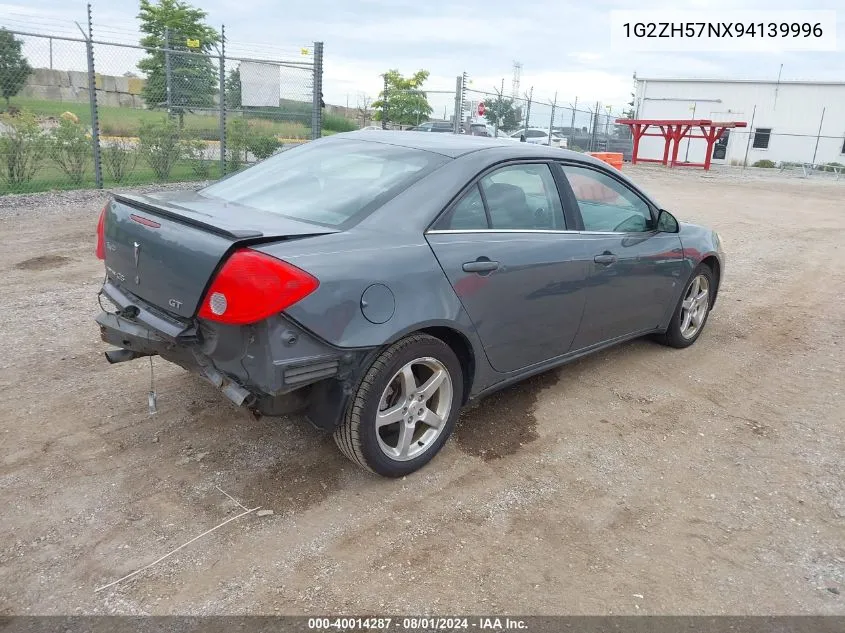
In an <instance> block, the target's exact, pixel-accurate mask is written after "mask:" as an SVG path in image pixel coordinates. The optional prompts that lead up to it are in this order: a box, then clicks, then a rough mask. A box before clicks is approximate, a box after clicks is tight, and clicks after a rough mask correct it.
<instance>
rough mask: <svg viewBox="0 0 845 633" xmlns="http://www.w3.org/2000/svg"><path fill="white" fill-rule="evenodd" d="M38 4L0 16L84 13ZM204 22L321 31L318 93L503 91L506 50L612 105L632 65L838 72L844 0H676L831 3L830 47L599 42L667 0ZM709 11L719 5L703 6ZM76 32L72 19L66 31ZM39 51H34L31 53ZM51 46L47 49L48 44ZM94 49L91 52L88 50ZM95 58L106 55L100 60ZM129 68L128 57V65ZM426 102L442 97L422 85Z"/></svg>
mask: <svg viewBox="0 0 845 633" xmlns="http://www.w3.org/2000/svg"><path fill="white" fill-rule="evenodd" d="M38 4H39V7H38V8H37V9H35V8H33V6H32V5H29V6H27V4H25V3H23V2H21V3H5V4H0V25H4V26H7V27H8V28H11V29H18V30H36V31H49V32H52V33H66V34H72V33H73V32H74V31H75V30H76V27H75V26H74V25H73V21H74V20H78V21H80V22H82V23H84V20H85V4H84V3H83V2H79V3H76V2H68V1H67V0H39V3H38ZM194 4H195V5H196V6H199V7H201V8H203V9H205V10H206V11H207V12H208V14H209V17H208V21H209V23H210V24H212V25H213V26H215V27H218V28H219V26H220V24H223V23H225V25H226V33H227V36H228V39H229V40H230V42H231V45H230V51H234V52H237V53H240V54H242V55H244V56H247V55H248V56H253V57H267V58H275V59H277V58H280V57H282V56H287V57H290V56H293V58H298V59H301V57H299V55H300V51H299V49H300V47H301V46H304V45H309V44H310V43H311V42H313V41H315V40H322V41H323V42H325V56H326V57H325V75H324V93H325V99H326V101H327V102H328V103H335V104H339V105H345V103H346V101H347V98H348V100H349V103H350V105H355V102H356V100H357V99H358V95H359V94H361V93H366V94H368V95H370V96H371V97H372V96H375V95H376V94H377V93H378V91H379V89H380V86H381V80H380V78H379V74H380V73H382V72H384V70H386V69H388V68H398V69H399V70H400V71H401V72H403V73H406V74H409V73H411V72H414V71H416V70H418V69H420V68H424V69H426V70H429V71H430V72H431V78H430V80H429V82H428V83H427V86H426V87H427V88H429V89H431V90H452V89H453V88H454V85H455V76H456V75H459V74H460V73H462V72H464V71H466V72H467V73H469V75H470V77H471V78H472V82H473V83H472V85H473V87H475V88H479V89H483V90H491V89H492V88H493V86H494V85H496V86H498V85H499V84H500V82H501V80H502V79H503V78H504V79H505V89H506V91H507V92H510V87H511V78H512V73H513V62H514V60H518V61H519V62H521V63H522V67H523V69H522V82H521V85H522V90H523V91H525V90H527V89H528V88H529V87H531V86H533V87H534V95H535V97H537V98H539V99H550V98H551V97H552V96H553V95H554V94H555V92H556V91H557V92H558V98H559V102H564V103H566V102H571V101H572V100H574V99H575V97H576V96H577V97H578V98H579V103H584V102H590V103H594V102H595V101H601V102H603V103H605V104H613V105H614V106H616V107H619V106H621V105H622V104H624V103H625V102H626V101H627V100H628V99H629V96H628V95H629V93H630V92H631V87H632V75H633V73H634V72H635V71H636V72H637V74H638V75H640V76H650V77H653V76H672V77H678V76H693V77H702V76H708V77H734V78H772V79H774V78H776V77H777V74H778V69H779V66H780V64H783V65H784V67H783V79H823V80H840V81H845V52H843V51H845V3H843V0H814V1H813V2H802V0H765V1H756V0H749V1H743V0H733V1H724V0H687V2H686V6H685V8H702V7H709V8H710V9H711V10H714V9H715V10H718V9H720V8H725V9H749V10H751V9H753V10H759V11H760V15H759V19H760V20H765V19H766V18H767V13H768V12H770V11H772V10H774V9H784V10H794V9H839V10H840V11H839V14H838V15H837V22H838V34H837V35H838V48H839V50H838V51H837V52H830V53H782V54H781V53H766V54H749V53H731V54H706V53H694V54H693V53H686V54H674V55H661V54H649V53H629V54H620V53H615V52H612V51H610V36H609V24H610V20H609V12H610V11H611V10H612V9H661V8H665V9H677V8H679V5H678V3H677V2H673V1H665V2H664V1H654V2H649V1H648V0H638V1H637V2H608V1H603V0H591V1H588V0H581V1H579V2H576V1H574V0H542V1H541V0H520V1H514V0H463V1H462V2H445V1H444V0H440V1H439V2H433V1H430V2H426V3H423V2H419V1H418V0H413V1H411V0H307V1H304V2H290V1H287V2H280V1H279V0H235V1H232V0H202V1H197V2H195V3H194ZM93 5H94V20H95V37H98V38H103V39H107V38H108V39H112V38H117V39H120V41H134V40H135V39H136V37H137V35H136V33H137V20H136V17H135V16H136V15H137V12H138V3H137V0H108V2H105V1H100V2H96V1H95V2H93ZM713 17H714V18H717V17H718V13H717V12H716V13H714V15H713ZM77 32H78V31H77ZM43 54H44V53H42V52H39V53H38V55H43ZM59 54H60V51H59V49H54V56H57V55H59ZM131 55H132V51H129V50H126V51H120V50H118V49H112V50H111V51H109V53H108V54H103V55H101V57H108V58H110V59H109V60H108V61H109V62H110V63H111V64H117V65H119V64H124V65H127V66H131V65H132V63H133V60H132V59H131ZM99 61H100V60H98V62H99ZM103 61H105V60H103ZM127 69H129V68H127ZM432 101H433V103H434V105H435V112H437V109H438V108H442V107H443V106H444V104H446V103H448V102H449V98H448V97H447V96H445V95H444V96H440V97H432Z"/></svg>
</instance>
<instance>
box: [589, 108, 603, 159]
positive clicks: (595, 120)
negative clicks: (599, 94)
mask: <svg viewBox="0 0 845 633" xmlns="http://www.w3.org/2000/svg"><path fill="white" fill-rule="evenodd" d="M599 108H601V102H600V101H596V113H595V116H593V134H592V136H590V151H591V152H592V151H593V150H594V148H595V146H596V135H597V134H598V133H599V129H598V128H599V112H600V109H599Z"/></svg>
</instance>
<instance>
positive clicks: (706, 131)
mask: <svg viewBox="0 0 845 633" xmlns="http://www.w3.org/2000/svg"><path fill="white" fill-rule="evenodd" d="M616 123H617V124H619V125H627V126H628V127H629V128H631V134H632V135H633V137H634V151H633V154H632V155H631V164H632V165H636V164H637V162H643V163H663V164H664V165H667V164H668V165H669V166H670V167H675V166H676V165H677V166H679V167H704V169H705V170H708V169H710V159H711V158H712V156H713V145H715V143H716V141H717V140H719V137H721V136H722V134H723V133H724V131H725V130H727V129H731V128H737V127H747V124H746V123H745V121H719V122H714V121H711V120H710V119H617V120H616ZM652 126H654V127H657V128H660V133H659V134H658V133H657V132H648V129H649V128H650V127H652ZM693 128H698V129H700V130H701V134H691V133H690V130H692V129H693ZM643 136H662V137H663V140H664V143H665V144H664V146H663V158H662V159H661V158H640V157H639V156H638V155H637V154H638V153H639V150H640V139H641V138H642V137H643ZM682 138H703V139H704V140H705V141H707V152H706V154H705V158H704V162H703V163H679V162H678V149H679V147H680V144H681V139H682ZM672 141H674V142H675V146H674V148H673V147H672ZM670 149H671V150H672V160H671V163H670V162H669V150H670Z"/></svg>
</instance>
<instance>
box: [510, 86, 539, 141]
mask: <svg viewBox="0 0 845 633" xmlns="http://www.w3.org/2000/svg"><path fill="white" fill-rule="evenodd" d="M503 90H504V88H503ZM525 96H526V98H527V100H528V105H527V106H526V108H525V136H526V138H528V125H529V121H530V120H531V98H532V97H533V96H534V86H531V90H529V91H528V93H527V94H526V95H525Z"/></svg>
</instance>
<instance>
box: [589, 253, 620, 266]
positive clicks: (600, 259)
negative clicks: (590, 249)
mask: <svg viewBox="0 0 845 633" xmlns="http://www.w3.org/2000/svg"><path fill="white" fill-rule="evenodd" d="M618 259H619V258H618V257H616V255H614V254H613V253H602V254H601V255H596V256H595V257H593V261H594V262H595V263H597V264H601V265H602V266H610V265H611V264H615V263H616V262H617V260H618Z"/></svg>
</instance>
